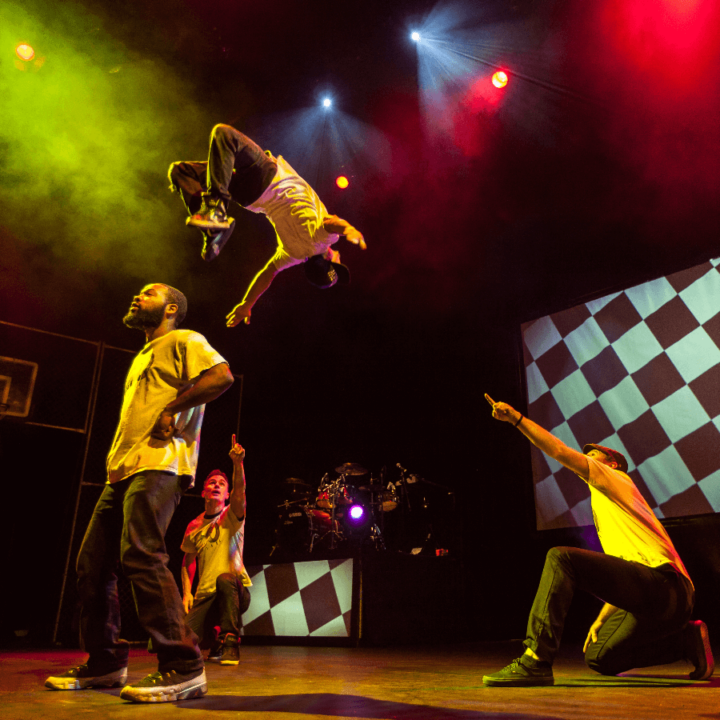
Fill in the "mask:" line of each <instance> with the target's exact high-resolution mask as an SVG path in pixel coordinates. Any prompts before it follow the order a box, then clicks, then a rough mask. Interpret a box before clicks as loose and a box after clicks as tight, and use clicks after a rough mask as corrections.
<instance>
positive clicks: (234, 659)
mask: <svg viewBox="0 0 720 720" xmlns="http://www.w3.org/2000/svg"><path fill="white" fill-rule="evenodd" d="M239 644H240V638H238V637H237V636H236V635H233V634H232V633H228V634H227V635H226V636H225V639H224V640H223V646H222V657H221V658H220V664H221V665H237V664H238V663H239V662H240V649H239V648H238V645H239Z"/></svg>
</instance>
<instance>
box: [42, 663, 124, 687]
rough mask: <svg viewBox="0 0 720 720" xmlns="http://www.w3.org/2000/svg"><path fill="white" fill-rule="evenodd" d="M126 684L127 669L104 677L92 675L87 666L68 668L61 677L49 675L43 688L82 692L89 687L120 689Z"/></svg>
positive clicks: (121, 669)
mask: <svg viewBox="0 0 720 720" xmlns="http://www.w3.org/2000/svg"><path fill="white" fill-rule="evenodd" d="M126 682H127V667H124V668H120V670H115V671H113V672H110V673H106V674H105V675H93V674H91V673H90V672H89V671H88V666H87V665H78V666H77V667H74V668H70V670H68V671H67V672H66V673H63V674H62V675H51V676H50V677H49V678H48V679H47V680H46V681H45V687H46V688H50V689H51V690H84V689H85V688H91V687H122V686H123V685H124V684H125V683H126Z"/></svg>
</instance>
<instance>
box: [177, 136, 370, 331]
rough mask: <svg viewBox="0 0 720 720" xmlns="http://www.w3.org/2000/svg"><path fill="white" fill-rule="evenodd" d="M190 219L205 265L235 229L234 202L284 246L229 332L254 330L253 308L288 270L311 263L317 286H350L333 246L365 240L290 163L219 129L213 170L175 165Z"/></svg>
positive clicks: (232, 316)
mask: <svg viewBox="0 0 720 720" xmlns="http://www.w3.org/2000/svg"><path fill="white" fill-rule="evenodd" d="M168 176H169V178H170V189H171V190H173V191H178V192H179V193H180V195H181V197H182V199H183V202H184V203H185V207H186V208H187V210H188V213H189V214H190V217H189V218H188V219H187V221H186V222H187V224H188V225H193V226H194V227H197V228H199V229H200V230H202V231H203V235H204V237H205V243H204V245H203V249H202V253H201V255H202V258H203V260H206V261H210V260H213V259H215V258H216V257H217V256H218V255H219V254H220V251H221V250H222V248H223V247H224V245H225V243H226V242H227V241H228V238H229V237H230V235H231V234H232V232H233V230H234V228H235V220H234V219H233V218H229V217H228V215H227V209H228V207H229V204H230V201H231V200H235V202H237V203H238V204H239V205H241V206H242V207H244V208H245V209H246V210H250V211H251V212H254V213H262V214H263V215H265V216H266V217H267V218H268V220H269V221H270V223H271V224H272V226H273V228H274V229H275V235H276V239H277V251H276V253H275V255H274V256H273V257H272V258H271V259H270V260H269V262H268V263H267V264H266V265H265V267H264V268H263V269H262V270H261V271H260V272H259V273H258V274H257V275H256V276H255V277H254V278H253V280H252V282H251V284H250V287H249V288H248V289H247V292H246V293H245V297H244V298H243V300H242V302H241V303H239V304H238V305H236V306H235V307H234V308H233V310H232V311H231V312H230V313H228V316H227V325H228V327H235V326H236V325H239V324H240V323H241V322H244V323H246V324H248V323H249V322H250V315H251V312H252V308H253V306H254V305H255V303H256V302H257V300H258V298H259V297H260V295H262V294H263V293H264V292H265V291H266V290H267V289H268V288H269V287H270V284H271V283H272V281H273V279H274V278H275V276H276V275H277V274H278V273H279V272H280V271H282V270H286V269H287V268H289V267H292V266H293V265H299V264H300V263H304V268H305V275H306V277H307V279H308V280H309V281H310V282H311V283H312V284H313V285H315V286H317V287H320V288H328V287H332V286H333V285H335V284H336V283H338V282H340V283H347V282H349V281H350V271H349V270H348V269H347V267H346V266H345V265H342V264H341V263H340V253H339V252H337V251H336V250H333V248H332V245H333V244H334V243H336V242H337V241H338V239H339V238H340V236H341V235H342V237H344V238H345V239H346V240H347V241H349V242H351V243H352V244H353V245H359V246H360V248H361V249H362V250H365V249H366V248H367V245H366V244H365V239H364V238H363V236H362V233H360V232H359V231H358V230H357V229H356V228H354V227H353V226H352V225H350V223H349V222H347V220H343V219H342V218H339V217H338V216H337V215H329V214H328V211H327V210H326V208H325V205H323V203H322V200H320V198H319V197H318V194H317V193H316V192H315V191H314V190H313V189H312V187H310V185H309V184H308V183H307V182H306V181H305V180H304V179H303V178H301V177H300V176H299V175H298V174H297V172H296V171H295V170H293V168H292V167H290V165H289V164H288V163H287V161H286V160H285V159H284V158H283V157H281V156H279V157H274V156H273V155H272V154H271V153H270V152H269V151H268V152H263V151H262V149H261V148H260V147H259V146H258V145H257V144H256V143H254V142H253V141H252V140H251V139H250V138H249V137H247V136H246V135H243V133H241V132H239V131H237V130H236V129H235V128H233V127H230V126H229V125H216V126H215V127H214V128H213V130H212V133H211V135H210V154H209V158H208V162H176V163H173V164H172V165H171V166H170V170H169V173H168Z"/></svg>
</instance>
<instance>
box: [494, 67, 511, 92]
mask: <svg viewBox="0 0 720 720" xmlns="http://www.w3.org/2000/svg"><path fill="white" fill-rule="evenodd" d="M492 84H493V85H494V86H495V87H496V88H504V87H505V86H506V85H507V84H508V76H507V73H504V72H503V71H502V70H498V71H497V72H496V73H493V76H492Z"/></svg>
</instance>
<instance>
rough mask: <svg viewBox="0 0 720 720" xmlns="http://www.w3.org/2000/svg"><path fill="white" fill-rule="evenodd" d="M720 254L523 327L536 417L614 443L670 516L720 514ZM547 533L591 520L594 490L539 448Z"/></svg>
mask: <svg viewBox="0 0 720 720" xmlns="http://www.w3.org/2000/svg"><path fill="white" fill-rule="evenodd" d="M718 265H720V259H715V260H710V261H708V262H706V263H704V264H702V265H698V266H697V267H693V268H690V269H688V270H684V271H682V272H678V273H674V274H673V275H668V276H667V277H662V278H659V279H657V280H653V281H652V282H648V283H644V284H642V285H638V286H636V287H633V288H630V289H628V290H625V291H623V292H618V293H614V294H612V295H607V296H606V297H603V298H600V299H599V300H593V301H592V302H589V303H586V304H584V305H578V306H576V307H574V308H571V309H569V310H564V311H562V312H559V313H556V314H554V315H548V316H546V317H543V318H540V319H539V320H535V321H533V322H530V323H526V324H524V325H523V326H522V337H523V349H524V355H525V373H526V379H527V393H528V398H527V400H528V415H529V417H530V418H531V419H532V420H534V421H535V422H537V423H539V424H540V425H542V426H543V427H545V428H547V429H548V430H550V431H551V432H552V433H553V434H554V435H556V436H558V437H559V438H561V439H562V440H563V442H565V443H566V444H568V445H569V446H571V447H574V448H581V447H582V446H583V444H585V443H589V442H593V443H599V444H601V445H607V446H608V447H612V448H616V449H617V450H619V451H620V452H622V453H623V454H624V455H625V457H626V458H627V460H628V465H629V475H630V477H632V479H633V480H634V482H635V484H636V485H637V486H638V489H639V490H640V492H641V493H642V494H643V496H644V497H645V499H646V500H647V501H648V503H649V504H650V507H651V508H652V509H653V511H654V512H655V514H656V515H657V516H658V517H660V518H667V517H677V516H682V515H699V514H704V513H713V512H718V511H720V270H719V269H718ZM532 464H533V476H534V482H535V505H536V515H537V527H538V529H539V530H542V529H548V528H556V527H570V526H578V525H591V524H592V522H593V520H592V513H591V510H590V492H589V490H588V489H587V486H586V485H585V483H583V482H582V481H580V482H578V478H577V476H576V475H574V474H573V473H572V472H570V471H569V470H567V469H566V468H564V467H562V466H561V465H560V464H559V463H557V462H555V461H554V460H552V459H551V458H548V457H547V456H546V455H543V453H541V452H540V451H539V450H537V449H536V448H535V447H534V446H533V448H532Z"/></svg>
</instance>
